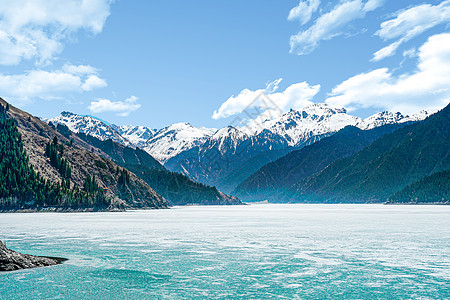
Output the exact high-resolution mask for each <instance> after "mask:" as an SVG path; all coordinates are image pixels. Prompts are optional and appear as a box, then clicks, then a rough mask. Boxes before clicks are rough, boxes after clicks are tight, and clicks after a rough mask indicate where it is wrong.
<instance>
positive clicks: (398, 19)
mask: <svg viewBox="0 0 450 300" xmlns="http://www.w3.org/2000/svg"><path fill="white" fill-rule="evenodd" d="M447 22H450V1H443V2H441V3H440V4H439V5H431V4H422V5H418V6H415V7H412V8H409V9H407V10H403V11H400V12H398V13H397V15H396V16H395V18H393V19H391V20H388V21H385V22H383V23H381V25H380V29H379V30H378V31H377V32H376V33H375V34H376V35H378V36H379V37H380V38H382V39H383V40H385V41H386V40H392V39H397V41H395V42H393V43H391V44H390V45H388V46H386V47H384V48H382V49H380V50H378V51H377V52H375V53H374V56H373V58H372V61H379V60H382V59H384V58H386V57H389V56H392V55H394V54H395V53H396V51H397V49H398V48H399V47H400V45H401V44H403V43H405V42H407V41H409V40H411V39H412V38H414V37H416V36H418V35H420V34H422V33H424V32H425V31H427V30H429V29H431V28H433V27H435V26H437V25H439V24H443V23H447Z"/></svg>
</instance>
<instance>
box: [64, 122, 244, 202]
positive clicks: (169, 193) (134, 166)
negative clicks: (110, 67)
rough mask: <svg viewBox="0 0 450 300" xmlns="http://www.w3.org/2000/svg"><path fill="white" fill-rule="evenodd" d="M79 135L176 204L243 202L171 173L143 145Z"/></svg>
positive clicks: (65, 130)
mask: <svg viewBox="0 0 450 300" xmlns="http://www.w3.org/2000/svg"><path fill="white" fill-rule="evenodd" d="M57 130H58V131H59V132H60V133H65V134H66V133H67V130H68V129H67V127H65V126H64V125H58V127H57ZM66 135H67V134H66ZM76 135H77V136H78V137H79V138H80V139H82V140H83V141H85V142H86V143H88V144H89V145H91V146H92V147H95V148H96V149H99V150H100V151H101V152H100V155H103V156H105V157H108V158H110V159H112V160H113V161H114V162H116V163H117V164H119V165H120V166H122V167H125V168H126V169H127V170H130V171H131V172H133V173H134V174H136V175H137V176H138V177H140V178H141V179H143V180H144V181H145V182H146V183H147V184H148V185H149V186H151V187H152V188H153V189H154V190H155V191H157V192H158V194H160V195H162V196H163V197H164V198H165V199H167V200H168V201H169V202H170V203H171V204H172V205H193V204H198V205H234V204H242V202H241V201H240V200H239V199H238V198H236V197H232V196H229V195H226V194H224V193H221V192H220V191H218V190H217V189H216V188H215V187H211V186H207V185H204V184H200V183H197V182H194V181H193V180H191V179H189V178H188V177H187V176H185V175H183V174H179V173H174V172H169V171H168V170H166V168H164V167H163V166H162V165H161V164H160V163H159V162H158V161H156V160H155V159H154V158H153V157H152V156H151V155H150V154H148V153H147V152H145V151H143V150H141V149H139V148H136V149H134V148H130V147H127V146H123V145H121V144H118V143H116V142H114V141H112V140H106V141H101V140H99V139H97V138H95V137H92V136H88V135H85V134H84V133H78V134H76Z"/></svg>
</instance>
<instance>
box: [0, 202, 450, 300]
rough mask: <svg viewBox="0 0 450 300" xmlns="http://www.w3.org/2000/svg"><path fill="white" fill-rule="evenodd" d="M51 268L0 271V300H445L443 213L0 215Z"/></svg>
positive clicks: (242, 209)
mask: <svg viewBox="0 0 450 300" xmlns="http://www.w3.org/2000/svg"><path fill="white" fill-rule="evenodd" d="M0 239H1V240H3V241H5V242H6V244H7V246H8V247H9V248H12V249H14V250H17V251H21V252H24V253H30V254H36V255H47V256H59V257H66V258H69V261H67V262H66V263H64V264H63V265H60V266H56V267H47V268H39V269H30V270H22V271H17V272H11V273H0V299H47V298H49V299H211V298H213V299H214V298H223V299H275V298H276V299H445V298H450V207H449V206H384V205H271V204H269V205H248V206H233V207H218V206H211V207H175V208H172V209H170V210H154V211H131V212H125V213H73V214H72V213H71V214H59V213H39V214H1V215H0Z"/></svg>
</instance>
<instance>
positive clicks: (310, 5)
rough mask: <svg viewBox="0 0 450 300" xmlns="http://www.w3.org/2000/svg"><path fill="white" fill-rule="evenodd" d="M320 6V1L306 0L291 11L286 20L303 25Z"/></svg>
mask: <svg viewBox="0 0 450 300" xmlns="http://www.w3.org/2000/svg"><path fill="white" fill-rule="evenodd" d="M319 5H320V0H306V1H300V3H299V4H298V5H297V6H296V7H294V8H293V9H291V11H290V12H289V16H288V20H289V21H293V20H299V21H300V24H302V25H305V24H306V23H308V22H309V20H311V18H312V14H313V13H314V12H315V11H317V9H318V8H319Z"/></svg>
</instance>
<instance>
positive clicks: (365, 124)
mask: <svg viewBox="0 0 450 300" xmlns="http://www.w3.org/2000/svg"><path fill="white" fill-rule="evenodd" d="M433 113H434V112H429V111H425V110H422V111H420V112H418V113H415V114H413V115H411V116H408V115H403V114H402V113H400V112H396V113H393V112H390V111H382V112H379V113H376V114H374V115H371V116H370V117H368V118H366V119H364V120H362V121H361V122H359V123H358V124H357V127H359V128H360V129H363V130H368V129H373V128H375V127H379V126H383V125H386V124H395V123H405V122H416V121H421V120H424V119H425V118H427V117H428V116H430V115H431V114H433Z"/></svg>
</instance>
